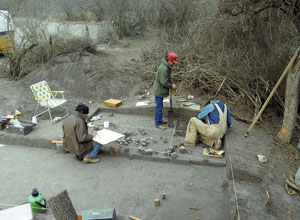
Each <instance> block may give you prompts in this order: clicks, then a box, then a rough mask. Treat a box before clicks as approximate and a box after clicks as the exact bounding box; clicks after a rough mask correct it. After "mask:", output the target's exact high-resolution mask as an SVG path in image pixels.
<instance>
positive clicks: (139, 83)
mask: <svg viewBox="0 0 300 220" xmlns="http://www.w3.org/2000/svg"><path fill="white" fill-rule="evenodd" d="M154 40H155V35H153V34H151V33H150V34H145V35H144V36H138V37H137V38H136V39H127V40H125V41H122V42H119V43H118V44H117V45H110V46H109V45H99V46H98V52H97V53H96V54H90V53H88V52H82V53H73V54H67V55H61V56H59V57H56V58H55V59H53V60H51V61H50V62H48V63H47V64H45V65H43V66H41V67H40V68H38V69H37V70H35V71H33V72H31V73H30V74H29V75H27V76H26V77H25V78H23V79H22V80H20V81H11V80H9V79H4V78H2V79H0V101H1V108H0V115H3V116H5V115H7V114H12V113H13V112H14V110H15V109H18V110H20V111H21V112H22V117H23V119H25V120H31V116H32V113H33V111H34V108H35V105H36V103H35V101H34V100H33V95H32V93H31V91H30V89H29V86H30V85H31V84H33V83H35V82H39V81H41V80H47V81H48V83H49V85H50V87H51V89H52V90H65V96H66V98H67V99H68V104H67V106H68V108H69V109H70V110H71V109H74V107H75V106H76V105H77V104H78V103H85V104H89V103H93V104H94V105H97V103H103V100H105V99H108V98H116V99H122V100H123V101H124V102H130V101H134V100H137V97H138V96H139V95H140V94H144V93H145V89H146V90H147V91H149V89H150V88H149V86H148V83H147V82H145V81H144V80H143V79H142V77H141V76H140V75H139V73H138V72H137V71H136V68H135V65H136V61H137V60H138V59H139V56H140V55H141V54H142V52H143V51H142V49H141V47H140V45H143V47H142V48H143V49H144V50H147V49H149V48H151V42H153V41H154ZM230 107H231V108H232V109H234V106H230ZM43 119H45V120H48V118H47V115H43V116H42V117H41V118H40V119H39V120H43ZM247 127H248V125H247V124H244V123H241V122H238V121H234V123H233V128H231V129H230V130H229V132H228V135H227V136H228V144H227V146H229V147H227V148H226V161H227V165H226V166H227V168H226V172H227V178H228V179H227V180H226V181H225V184H224V185H223V188H224V192H226V193H227V194H228V201H227V202H228V204H230V216H231V217H230V218H229V219H298V218H297V217H298V216H299V215H300V211H299V210H300V209H299V206H300V204H299V194H298V193H296V195H294V196H290V195H288V194H287V193H286V191H285V190H284V188H283V184H284V181H285V179H286V178H287V176H288V175H294V174H295V172H296V171H297V169H298V167H299V165H300V162H299V151H298V150H297V148H296V146H295V145H282V144H280V142H278V141H277V140H276V138H275V135H276V134H274V132H273V130H272V129H270V127H272V125H261V126H256V127H255V129H254V130H253V132H251V134H250V136H249V137H248V138H247V139H245V138H244V134H245V132H246V131H247ZM257 154H263V155H265V156H266V157H267V159H268V162H267V163H264V164H262V163H260V162H258V160H257ZM6 187H7V186H6ZM193 193H195V194H197V191H193ZM199 196H201V192H199ZM237 213H238V214H239V217H240V218H238V214H237ZM234 216H236V217H234ZM217 219H218V218H217Z"/></svg>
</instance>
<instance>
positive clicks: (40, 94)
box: [30, 80, 69, 124]
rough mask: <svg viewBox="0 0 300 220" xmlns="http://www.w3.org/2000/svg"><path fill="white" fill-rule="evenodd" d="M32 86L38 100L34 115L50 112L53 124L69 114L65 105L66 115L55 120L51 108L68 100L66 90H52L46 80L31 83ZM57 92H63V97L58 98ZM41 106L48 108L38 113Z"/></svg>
mask: <svg viewBox="0 0 300 220" xmlns="http://www.w3.org/2000/svg"><path fill="white" fill-rule="evenodd" d="M30 88H31V91H32V93H33V95H34V97H35V100H36V101H37V106H36V109H35V111H34V114H33V116H36V117H37V116H40V115H41V114H44V113H45V112H49V116H50V121H51V124H54V123H56V122H57V121H59V120H61V119H63V118H65V117H67V116H68V115H69V114H68V110H67V108H66V106H64V109H65V115H64V116H61V117H59V120H53V119H52V115H51V109H53V108H56V107H58V106H61V105H62V104H64V103H65V102H67V100H66V99H65V97H64V91H51V89H50V87H49V85H48V83H47V82H46V81H45V80H44V81H41V82H38V83H35V84H33V85H31V86H30ZM57 94H61V97H62V98H56V96H57ZM39 106H41V107H44V108H47V110H45V111H43V112H41V113H38V114H37V112H38V109H39Z"/></svg>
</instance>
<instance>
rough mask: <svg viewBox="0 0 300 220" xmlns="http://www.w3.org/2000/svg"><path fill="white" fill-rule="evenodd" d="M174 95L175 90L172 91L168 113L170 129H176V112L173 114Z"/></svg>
mask: <svg viewBox="0 0 300 220" xmlns="http://www.w3.org/2000/svg"><path fill="white" fill-rule="evenodd" d="M172 93H173V89H170V109H169V111H168V126H169V128H173V127H174V112H173V108H172Z"/></svg>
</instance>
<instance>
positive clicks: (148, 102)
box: [135, 101, 151, 107]
mask: <svg viewBox="0 0 300 220" xmlns="http://www.w3.org/2000/svg"><path fill="white" fill-rule="evenodd" d="M150 103H151V102H150V101H144V102H137V103H136V105H135V106H137V107H138V106H148V105H149V104H150Z"/></svg>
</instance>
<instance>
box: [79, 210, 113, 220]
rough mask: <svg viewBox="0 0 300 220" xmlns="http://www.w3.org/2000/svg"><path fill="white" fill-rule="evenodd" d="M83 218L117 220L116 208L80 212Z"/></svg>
mask: <svg viewBox="0 0 300 220" xmlns="http://www.w3.org/2000/svg"><path fill="white" fill-rule="evenodd" d="M80 214H81V216H82V220H116V219H117V215H116V210H115V209H114V208H110V209H92V210H83V211H81V212H80Z"/></svg>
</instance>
